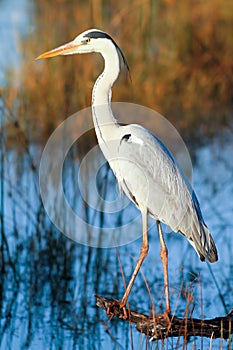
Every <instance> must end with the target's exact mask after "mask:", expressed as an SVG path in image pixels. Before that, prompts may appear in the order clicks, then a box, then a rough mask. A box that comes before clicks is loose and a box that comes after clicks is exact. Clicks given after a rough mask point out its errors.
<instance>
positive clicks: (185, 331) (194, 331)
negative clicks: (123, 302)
mask: <svg viewBox="0 0 233 350" xmlns="http://www.w3.org/2000/svg"><path fill="white" fill-rule="evenodd" d="M96 299H97V301H96V305H97V306H99V307H101V308H102V309H104V310H105V311H106V312H107V314H108V316H109V310H111V314H110V316H111V317H113V316H116V317H118V318H120V319H122V320H124V321H127V322H130V323H134V324H135V325H136V329H137V330H138V331H139V332H141V333H144V334H146V335H147V336H149V337H150V340H156V339H164V338H167V337H180V336H185V337H189V336H201V337H208V338H224V339H229V337H230V336H231V334H233V327H232V321H233V309H232V310H231V312H230V313H229V314H227V315H226V316H224V317H216V318H213V319H209V320H200V319H197V318H178V317H176V316H171V317H170V322H169V319H168V317H167V316H166V315H164V314H160V315H155V316H153V317H152V316H147V315H144V314H140V313H137V312H134V311H131V310H129V309H126V312H125V311H124V309H122V308H120V306H119V305H118V300H115V299H107V298H104V297H101V296H98V295H96ZM126 314H127V318H126V317H125V316H126Z"/></svg>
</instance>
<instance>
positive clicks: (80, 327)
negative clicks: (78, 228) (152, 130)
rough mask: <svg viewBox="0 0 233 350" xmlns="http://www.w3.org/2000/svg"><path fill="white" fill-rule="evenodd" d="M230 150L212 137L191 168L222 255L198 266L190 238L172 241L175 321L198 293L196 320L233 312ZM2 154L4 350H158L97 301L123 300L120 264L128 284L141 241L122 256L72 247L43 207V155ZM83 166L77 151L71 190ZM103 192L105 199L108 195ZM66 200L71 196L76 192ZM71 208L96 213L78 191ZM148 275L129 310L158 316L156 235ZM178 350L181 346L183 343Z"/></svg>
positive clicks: (170, 344) (228, 142) (33, 151)
mask: <svg viewBox="0 0 233 350" xmlns="http://www.w3.org/2000/svg"><path fill="white" fill-rule="evenodd" d="M2 140H3V141H4V138H3V139H2ZM232 146H233V143H232V135H230V134H229V136H228V134H227V133H226V134H224V138H223V139H218V140H217V139H216V140H215V141H214V142H213V144H212V145H209V146H206V147H204V148H202V149H200V150H199V151H198V152H197V164H196V166H195V167H194V186H195V190H196V193H197V194H198V197H199V200H200V203H201V207H202V211H203V214H204V217H205V219H206V222H207V224H208V226H209V228H210V230H211V232H212V233H213V236H214V239H215V242H216V245H217V247H218V251H219V261H218V262H217V263H215V264H213V265H209V267H208V265H207V264H205V263H202V262H200V261H199V259H198V257H197V255H196V253H195V252H194V250H193V249H192V247H190V246H189V244H188V243H187V242H186V240H185V239H184V238H182V237H181V236H179V235H178V234H167V235H166V242H167V246H168V250H169V273H170V285H171V306H172V310H173V311H174V310H175V312H176V315H177V316H183V315H184V313H185V309H186V307H187V292H188V291H191V292H192V295H193V301H192V302H191V305H190V310H191V309H193V317H198V318H201V317H203V316H204V317H205V318H212V317H216V316H222V315H224V314H225V313H226V312H227V311H228V312H229V311H230V309H231V307H232V289H233V281H232V278H231V277H232V272H233V264H232V261H233V251H232V235H231V232H232V220H231V217H232V212H233V203H232V194H233V183H232V173H233V171H232V170H233V163H232V156H231V152H232ZM2 150H3V151H4V152H2V154H1V198H0V203H1V214H2V216H1V226H0V228H1V265H0V266H1V290H0V292H1V304H0V312H1V323H0V325H1V328H0V339H1V342H0V344H1V345H0V349H4V350H5V349H11V350H12V349H30V350H31V349H103V348H108V349H131V348H132V344H133V346H134V349H146V348H149V349H157V348H161V346H162V344H161V342H158V343H156V342H155V343H153V344H150V345H148V344H147V340H146V337H145V336H143V335H140V334H139V333H138V332H137V331H136V330H135V327H134V326H131V325H129V324H127V323H125V322H122V321H119V320H115V319H113V320H111V321H110V320H108V319H107V317H106V315H105V313H104V312H103V311H102V310H100V309H98V308H97V307H96V306H95V297H94V294H99V295H103V296H106V297H115V298H120V297H121V296H122V294H123V280H122V274H121V267H120V264H119V259H120V261H121V264H122V266H123V271H124V274H125V278H126V279H127V280H128V278H129V277H130V274H131V273H132V271H133V268H134V266H135V262H136V259H137V257H138V255H139V250H140V244H141V240H140V239H138V240H136V241H134V242H132V243H130V244H128V245H124V246H121V247H118V248H117V249H116V248H109V249H100V248H99V249H97V248H91V247H88V246H85V245H81V244H78V243H76V242H73V241H72V240H70V239H68V238H67V237H66V236H64V235H62V234H61V233H60V232H58V230H57V229H56V228H55V227H54V225H53V224H52V223H51V222H50V220H49V219H48V217H47V215H46V213H45V211H44V209H43V205H42V203H41V198H40V194H39V187H38V165H39V159H40V153H41V150H40V148H39V147H35V146H34V147H31V148H30V152H29V153H27V152H25V151H24V152H21V153H19V152H17V151H15V150H11V151H6V150H4V148H3V147H2ZM71 153H72V152H71ZM34 166H35V167H34ZM78 168H79V166H78V161H77V155H76V154H75V150H74V152H73V153H72V154H71V156H70V159H69V160H68V162H67V166H66V169H67V170H65V171H67V173H66V174H67V175H66V183H67V184H69V185H68V186H70V187H69V188H68V190H69V189H72V188H75V186H76V181H77V174H76V171H77V170H78ZM72 169H73V170H72ZM99 176H103V178H104V179H105V180H104V181H106V176H107V181H106V183H107V186H108V191H107V192H108V193H111V192H112V196H113V197H114V196H115V191H116V187H115V183H114V177H113V175H112V174H111V172H110V171H109V170H107V168H105V169H102V172H100V174H99ZM99 183H100V184H102V183H103V181H102V182H101V181H100V180H99ZM100 190H101V191H102V192H101V193H102V195H103V193H104V191H103V188H100ZM109 191H110V192H109ZM67 193H68V191H67ZM69 197H70V199H71V198H72V191H71V192H70V193H69ZM73 203H76V205H77V208H76V209H78V207H79V208H80V206H81V205H82V210H84V209H85V215H86V218H87V220H92V215H90V212H91V210H90V208H88V206H85V205H84V204H85V202H83V201H82V200H81V199H80V195H79V192H78V189H76V191H75V192H74V191H73ZM130 208H131V207H129V209H128V210H131V209H130ZM132 210H135V209H134V207H133V206H132ZM96 215H97V217H95V220H97V222H99V223H100V225H99V226H100V229H99V234H100V236H101V227H103V226H104V222H105V216H104V214H102V213H101V212H99V213H96ZM117 215H118V216H117V217H116V218H115V220H122V221H124V215H123V212H122V215H119V213H118V214H117ZM138 230H139V232H140V227H138ZM118 233H119V232H118V230H116V234H118ZM142 271H143V274H144V276H142V274H139V276H138V278H137V280H136V282H135V285H134V287H133V290H132V294H131V296H130V302H131V309H132V310H136V311H139V312H143V313H145V314H148V313H150V308H151V305H152V304H153V305H154V306H155V309H156V312H160V311H162V310H163V308H164V296H163V275H162V268H161V262H160V258H159V240H158V237H157V233H156V230H155V228H154V227H152V229H151V230H150V250H149V254H148V257H147V259H146V260H145V262H144V264H143V267H142ZM212 275H213V276H214V278H215V280H216V282H215V281H214V280H213V276H212ZM144 278H145V279H146V280H147V282H148V285H149V287H150V293H151V296H152V299H153V300H151V297H150V295H149V293H148V290H147V288H146V285H145V282H144ZM216 283H217V285H216ZM218 288H219V289H218ZM176 342H177V339H173V340H171V339H168V340H166V342H165V345H166V346H167V348H169V349H170V348H174V349H175V348H176ZM209 342H210V341H209V339H202V340H201V339H200V338H197V339H196V348H199V347H202V349H206V348H209V344H210V343H209ZM179 344H180V346H181V345H182V341H181V340H180V343H179ZM193 344H194V339H190V344H189V345H188V348H189V346H190V348H192V346H194V345H193ZM224 346H227V345H226V343H225V342H224ZM219 347H220V341H219V340H214V343H213V349H219ZM165 348H166V347H165ZM178 348H179V346H178Z"/></svg>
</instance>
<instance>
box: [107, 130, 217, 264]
mask: <svg viewBox="0 0 233 350" xmlns="http://www.w3.org/2000/svg"><path fill="white" fill-rule="evenodd" d="M122 131H123V132H122V135H121V140H120V144H119V146H118V157H119V161H118V167H117V169H116V171H115V174H116V177H117V178H118V182H119V183H120V186H121V188H122V189H123V191H124V192H125V193H126V194H127V196H128V197H129V198H130V199H131V200H132V201H133V202H134V203H135V204H136V205H137V207H138V208H139V209H140V210H143V209H145V208H147V210H148V213H149V215H151V216H152V217H153V218H155V219H156V220H159V221H161V222H163V223H165V224H167V225H169V226H170V227H171V228H172V230H173V231H177V232H180V233H181V234H183V235H184V236H185V237H186V238H187V239H188V240H189V242H190V243H191V244H192V245H193V247H194V248H195V250H196V251H197V253H198V255H199V256H200V258H201V260H204V259H205V258H206V259H208V260H209V261H210V262H214V261H216V260H217V250H216V247H215V244H214V241H213V239H212V237H211V235H210V232H209V230H208V228H207V227H206V225H205V223H204V220H203V217H202V213H201V210H200V206H199V203H198V200H197V197H196V195H195V193H194V191H193V189H192V188H191V186H190V184H189V182H188V180H187V178H186V176H185V175H184V174H183V171H182V170H181V169H180V167H179V165H178V164H177V162H176V160H175V159H174V157H173V156H172V155H171V153H170V152H169V150H168V149H167V148H166V147H165V145H164V144H163V143H162V142H161V141H160V140H159V139H158V138H156V137H155V136H154V135H153V134H152V133H150V132H149V131H148V130H146V129H144V128H143V127H141V126H139V125H129V126H125V127H123V128H122ZM113 170H114V169H113Z"/></svg>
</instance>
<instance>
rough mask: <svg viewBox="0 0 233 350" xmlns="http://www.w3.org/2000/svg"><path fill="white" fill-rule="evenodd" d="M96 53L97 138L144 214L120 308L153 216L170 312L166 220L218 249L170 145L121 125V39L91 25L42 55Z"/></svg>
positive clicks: (211, 251)
mask: <svg viewBox="0 0 233 350" xmlns="http://www.w3.org/2000/svg"><path fill="white" fill-rule="evenodd" d="M90 52H98V53H100V54H101V55H102V56H103V58H104V62H105V66H104V71H103V72H102V74H101V75H100V76H99V77H98V79H97V80H96V82H95V85H94V88H93V91H92V115H93V122H94V126H95V131H96V135H97V139H98V142H99V145H100V148H101V150H102V152H103V154H104V156H105V158H106V159H107V161H108V162H109V165H110V167H111V168H112V170H113V172H114V174H115V176H116V178H117V181H118V183H119V187H120V188H121V190H123V192H124V193H125V194H126V195H127V196H128V197H129V198H130V199H131V201H133V203H134V204H135V205H136V206H137V207H138V209H139V210H140V211H141V214H142V245H141V250H140V256H139V259H138V261H137V264H136V267H135V270H134V272H133V274H132V276H131V279H130V282H129V284H128V286H127V288H126V290H125V293H124V295H123V298H122V299H121V301H120V306H121V307H125V305H126V303H127V300H128V296H129V293H130V291H131V288H132V286H133V283H134V281H135V278H136V276H137V274H138V271H139V269H140V267H141V265H142V262H143V260H144V259H145V257H146V255H147V252H148V248H149V244H148V232H147V231H148V230H147V216H148V215H150V216H151V217H153V218H154V219H155V220H156V221H157V227H158V234H159V238H160V243H161V251H160V256H161V259H162V263H163V270H164V290H165V296H166V311H165V313H167V314H170V311H171V310H170V299H169V284H168V253H167V248H166V245H165V241H164V238H163V233H162V228H161V224H160V223H161V222H163V223H165V224H167V225H169V226H170V227H171V229H172V230H173V231H177V232H179V233H181V234H182V235H183V236H185V237H186V238H187V239H188V241H189V242H190V243H191V245H192V246H193V247H194V249H195V250H196V252H197V254H198V255H199V257H200V259H201V260H202V261H203V260H205V259H207V260H208V261H209V262H211V263H213V262H215V261H217V259H218V255H217V250H216V247H215V244H214V241H213V238H212V236H211V234H210V232H209V230H208V228H207V226H206V225H205V222H204V220H203V217H202V213H201V210H200V206H199V203H198V200H197V197H196V195H195V193H194V191H193V190H192V188H191V186H190V184H189V183H188V181H187V179H186V177H185V176H184V174H183V172H182V171H181V169H180V167H179V165H178V164H177V162H176V160H175V159H174V158H173V156H172V155H171V153H170V152H169V151H168V149H167V148H166V146H165V145H164V144H163V143H162V142H161V141H160V140H159V139H158V138H157V137H156V136H154V135H153V134H151V132H150V131H148V130H147V129H145V128H143V127H142V126H140V125H127V126H121V125H119V124H118V122H117V120H116V119H115V118H114V116H113V113H112V110H111V92H112V86H113V84H114V82H115V81H116V79H117V78H118V75H119V72H120V68H121V64H120V60H121V59H122V60H123V63H124V65H125V67H126V69H127V70H129V67H128V64H127V62H126V59H125V57H124V55H123V53H122V51H121V49H120V48H119V46H118V45H117V44H116V42H115V41H114V40H113V39H112V38H111V37H110V36H109V35H108V34H107V33H105V32H103V31H101V30H97V29H90V30H87V31H85V32H83V33H82V34H80V35H78V36H77V37H76V38H75V39H74V40H73V41H71V42H69V43H67V44H65V45H62V46H59V47H58V48H56V49H54V50H51V51H47V52H45V53H44V54H42V55H40V56H39V57H37V59H42V58H48V57H53V56H57V55H72V54H82V53H90ZM126 117H127V116H126Z"/></svg>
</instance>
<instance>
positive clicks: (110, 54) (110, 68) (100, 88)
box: [92, 43, 120, 107]
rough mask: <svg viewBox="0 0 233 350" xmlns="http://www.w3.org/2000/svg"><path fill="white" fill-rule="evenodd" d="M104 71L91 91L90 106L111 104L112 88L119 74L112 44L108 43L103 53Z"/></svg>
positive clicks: (117, 59) (116, 57)
mask: <svg viewBox="0 0 233 350" xmlns="http://www.w3.org/2000/svg"><path fill="white" fill-rule="evenodd" d="M101 54H102V56H103V58H104V71H103V72H102V74H100V76H99V77H98V78H97V80H96V82H95V85H94V88H93V91H92V106H94V107H95V106H102V105H106V104H107V105H109V104H110V103H111V95H112V86H113V84H114V83H115V81H116V80H117V78H118V76H119V73H120V61H119V56H118V53H117V50H116V48H115V46H114V44H112V43H110V44H109V46H108V49H107V50H106V51H105V52H101Z"/></svg>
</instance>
